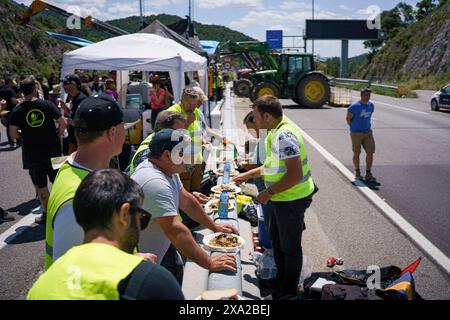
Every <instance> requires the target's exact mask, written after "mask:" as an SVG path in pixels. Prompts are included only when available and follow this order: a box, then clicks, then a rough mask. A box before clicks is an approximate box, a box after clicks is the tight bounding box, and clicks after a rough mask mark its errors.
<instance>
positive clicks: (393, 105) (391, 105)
mask: <svg viewBox="0 0 450 320" xmlns="http://www.w3.org/2000/svg"><path fill="white" fill-rule="evenodd" d="M352 98H357V99H358V98H359V97H357V96H352ZM370 101H372V102H373V103H374V104H384V105H386V106H389V107H392V108H396V109H401V110H405V111H411V112H416V113H421V114H428V113H426V112H423V111H417V110H413V109H410V108H405V107H400V106H397V105H395V104H390V103H386V102H381V101H375V100H372V99H371V100H370Z"/></svg>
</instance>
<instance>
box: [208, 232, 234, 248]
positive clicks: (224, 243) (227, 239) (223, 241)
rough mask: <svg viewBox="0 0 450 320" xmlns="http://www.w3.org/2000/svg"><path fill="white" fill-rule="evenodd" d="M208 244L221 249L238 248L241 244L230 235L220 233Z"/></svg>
mask: <svg viewBox="0 0 450 320" xmlns="http://www.w3.org/2000/svg"><path fill="white" fill-rule="evenodd" d="M209 244H210V245H212V246H216V247H222V248H235V247H239V246H240V245H241V243H240V242H239V239H238V238H237V237H236V236H235V235H234V234H231V233H221V234H219V235H217V236H215V237H214V238H212V239H211V240H210V241H209Z"/></svg>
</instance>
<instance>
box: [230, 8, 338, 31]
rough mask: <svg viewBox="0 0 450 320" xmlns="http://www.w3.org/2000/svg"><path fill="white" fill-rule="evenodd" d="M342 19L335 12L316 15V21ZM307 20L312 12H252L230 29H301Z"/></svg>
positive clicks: (235, 22) (236, 21)
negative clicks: (289, 25) (272, 27)
mask: <svg viewBox="0 0 450 320" xmlns="http://www.w3.org/2000/svg"><path fill="white" fill-rule="evenodd" d="M340 17H341V16H339V15H337V14H335V13H333V12H329V11H323V10H322V11H318V12H316V13H315V18H316V19H338V18H340ZM306 19H311V12H309V11H298V12H287V11H277V10H266V11H251V12H249V13H247V14H246V15H245V16H244V17H243V18H241V19H240V20H235V21H232V22H231V23H230V27H231V28H236V29H244V28H247V27H249V26H261V27H269V26H271V25H286V24H293V25H295V26H296V28H300V27H301V26H304V25H305V22H304V21H305V20H306Z"/></svg>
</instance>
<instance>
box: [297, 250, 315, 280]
mask: <svg viewBox="0 0 450 320" xmlns="http://www.w3.org/2000/svg"><path fill="white" fill-rule="evenodd" d="M312 271H313V266H312V264H311V261H309V258H308V256H303V264H302V273H301V274H300V278H299V281H298V284H299V285H303V282H304V281H305V280H306V279H308V278H309V277H311V274H312Z"/></svg>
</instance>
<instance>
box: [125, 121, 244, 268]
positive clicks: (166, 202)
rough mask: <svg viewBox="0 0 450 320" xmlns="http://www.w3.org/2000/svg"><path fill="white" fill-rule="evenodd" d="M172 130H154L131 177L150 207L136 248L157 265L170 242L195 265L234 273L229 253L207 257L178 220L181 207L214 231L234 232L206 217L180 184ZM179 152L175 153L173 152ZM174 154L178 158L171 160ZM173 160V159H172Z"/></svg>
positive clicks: (178, 141)
mask: <svg viewBox="0 0 450 320" xmlns="http://www.w3.org/2000/svg"><path fill="white" fill-rule="evenodd" d="M177 133H179V132H178V131H175V130H173V129H163V130H161V131H158V132H157V133H156V134H155V136H154V137H153V140H152V142H151V143H150V146H149V148H150V154H149V159H148V160H146V161H144V162H142V163H141V164H140V165H139V166H138V167H137V168H136V171H135V172H134V174H133V175H132V176H131V177H132V178H133V179H134V180H135V181H136V182H137V183H138V184H139V185H140V186H141V187H142V189H143V191H144V194H145V198H144V204H143V208H144V209H146V210H147V209H149V210H152V214H153V218H152V220H151V221H150V225H149V228H148V229H147V230H146V231H145V232H144V233H143V234H142V237H141V240H140V243H139V248H141V249H143V250H144V251H147V252H152V253H155V254H156V255H157V256H158V261H157V263H158V264H160V263H161V260H162V258H163V257H164V255H165V254H166V252H167V250H168V248H169V246H170V243H172V244H173V245H174V246H175V247H176V249H177V250H178V251H180V252H181V254H183V255H184V256H185V257H187V258H189V259H191V260H192V261H194V262H195V263H197V264H198V265H199V266H201V267H203V268H205V269H208V270H211V271H221V270H229V271H233V272H236V260H235V257H234V255H232V254H220V255H216V256H212V257H211V256H210V255H209V254H207V253H206V252H205V251H204V250H203V249H202V248H201V247H200V246H199V245H198V244H197V242H196V241H195V239H194V238H193V237H192V234H191V231H190V230H189V229H188V228H187V227H186V226H185V225H184V224H183V223H182V222H181V221H180V220H179V219H178V217H177V216H178V210H179V208H181V209H182V210H184V211H185V212H186V213H187V214H189V215H190V217H191V218H192V219H194V220H195V221H197V222H199V223H200V224H202V225H204V226H205V227H207V228H208V229H211V230H213V231H214V232H225V233H229V232H234V233H237V230H236V229H235V228H234V227H233V226H231V225H224V224H216V223H214V221H213V220H212V219H211V218H209V217H208V215H207V214H206V213H205V211H204V210H203V208H202V207H201V205H200V203H199V202H198V201H197V200H196V198H195V197H194V196H193V195H192V194H190V193H189V192H188V191H187V190H186V189H185V188H184V187H183V185H182V184H181V181H180V177H179V175H178V174H180V173H182V172H184V171H185V170H186V168H185V164H184V163H183V161H180V163H179V162H178V161H177V160H180V157H183V155H182V151H181V149H180V148H179V146H182V145H183V143H182V142H183V136H182V135H178V137H179V139H177V138H176V135H177ZM177 150H178V151H179V152H176V151H177ZM174 157H176V158H178V159H174ZM175 161H177V162H175Z"/></svg>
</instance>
